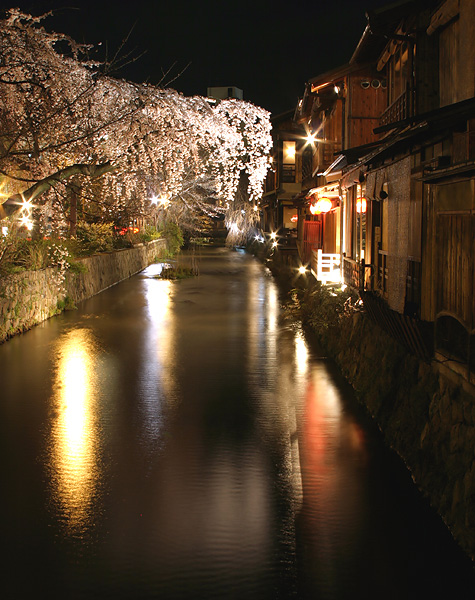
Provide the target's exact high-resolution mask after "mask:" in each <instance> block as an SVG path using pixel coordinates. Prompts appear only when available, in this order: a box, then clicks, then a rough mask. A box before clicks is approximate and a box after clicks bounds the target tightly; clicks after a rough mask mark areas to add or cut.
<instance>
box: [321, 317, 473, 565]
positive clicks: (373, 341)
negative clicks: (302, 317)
mask: <svg viewBox="0 0 475 600" xmlns="http://www.w3.org/2000/svg"><path fill="white" fill-rule="evenodd" d="M322 337H323V339H322V343H323V345H324V347H326V349H327V351H328V353H329V354H330V355H332V356H333V357H334V358H335V360H336V361H337V363H338V365H339V367H340V369H341V370H342V372H343V374H344V376H345V377H346V378H347V379H348V380H349V382H350V383H351V384H352V386H353V388H354V389H355V391H356V393H357V395H358V397H359V399H360V401H361V402H362V403H363V404H365V405H366V406H367V408H368V410H369V411H370V413H371V414H372V416H373V417H374V419H375V420H376V422H377V423H378V425H379V427H380V429H381V431H382V432H383V435H384V437H385V439H386V441H387V443H388V444H389V445H390V446H391V447H392V448H394V449H395V450H396V451H397V452H398V454H399V455H400V456H401V458H402V459H403V460H404V461H405V463H406V464H407V466H408V468H409V469H410V471H411V473H412V475H413V479H414V480H415V482H416V484H417V485H418V486H419V488H420V489H421V490H422V492H423V493H424V494H425V495H426V496H427V497H428V499H429V501H430V503H431V504H432V506H433V507H434V508H435V510H436V511H437V512H438V513H439V515H441V517H442V518H443V519H444V521H445V523H446V524H447V526H448V527H449V529H450V530H451V532H452V534H453V536H454V538H455V539H456V540H457V541H458V542H459V544H460V546H461V547H462V548H463V549H464V550H465V551H466V552H467V553H468V554H469V556H471V557H472V559H475V460H474V458H475V392H474V389H473V386H471V385H470V384H468V383H467V382H466V381H465V380H464V379H463V378H462V377H461V376H460V375H457V374H456V373H454V372H453V371H451V370H449V369H448V368H447V367H445V366H444V365H443V364H441V363H437V362H433V363H432V364H428V363H424V362H421V361H419V360H418V359H416V358H415V357H413V356H410V355H408V354H407V353H406V352H405V351H404V350H403V349H402V348H401V347H400V346H399V345H398V344H397V343H396V342H395V341H393V340H392V339H391V338H390V337H388V336H387V335H386V334H385V333H384V332H383V331H382V330H381V329H380V328H379V327H377V326H376V325H375V324H373V323H372V322H371V321H370V320H369V319H368V318H367V317H366V316H365V315H364V314H363V313H355V314H354V315H352V316H351V317H348V318H345V319H343V320H342V321H341V324H340V327H339V330H338V331H335V329H333V330H329V331H327V332H326V333H324V335H323V336H322Z"/></svg>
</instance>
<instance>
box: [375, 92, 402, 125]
mask: <svg viewBox="0 0 475 600" xmlns="http://www.w3.org/2000/svg"><path fill="white" fill-rule="evenodd" d="M407 117H409V92H407V91H406V92H403V93H402V94H401V95H400V96H398V97H397V98H396V100H395V101H394V102H393V103H392V104H391V106H388V108H387V109H386V110H385V111H384V112H383V114H382V115H381V117H380V118H379V125H380V127H382V126H383V125H389V124H390V123H396V122H397V121H402V120H404V119H407Z"/></svg>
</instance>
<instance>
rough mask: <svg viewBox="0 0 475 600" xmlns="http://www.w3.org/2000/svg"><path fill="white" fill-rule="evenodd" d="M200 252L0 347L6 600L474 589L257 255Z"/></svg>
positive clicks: (463, 593) (388, 594)
mask: <svg viewBox="0 0 475 600" xmlns="http://www.w3.org/2000/svg"><path fill="white" fill-rule="evenodd" d="M182 260H183V261H186V260H187V257H186V256H184V257H183V258H182ZM195 260H197V262H198V268H199V276H198V277H194V278H191V279H186V280H181V281H175V282H171V281H165V280H161V279H158V278H156V275H157V274H158V273H159V272H160V269H161V267H162V265H152V266H151V267H149V268H148V269H146V270H145V271H144V272H142V273H141V274H140V275H137V276H135V277H133V278H131V279H130V280H128V281H125V282H123V283H121V284H119V285H117V286H115V287H113V288H111V289H109V290H107V291H105V292H103V293H102V294H100V295H98V296H96V297H94V298H92V299H90V300H88V301H86V302H84V303H82V304H81V306H80V307H79V309H78V310H77V311H73V312H68V313H64V314H63V315H61V316H59V317H56V318H54V319H51V320H49V321H48V322H46V323H44V324H42V325H40V326H38V327H36V328H35V329H33V330H31V331H29V332H27V333H25V334H23V335H21V336H18V337H16V338H14V339H12V340H10V341H9V342H7V343H5V344H3V345H2V346H0V365H1V392H0V393H1V402H0V444H1V465H2V471H1V472H2V475H1V494H0V498H1V500H0V509H1V510H0V519H1V540H2V550H3V552H2V555H3V559H2V563H1V564H2V575H1V578H0V595H1V597H2V598H5V599H7V598H8V599H10V598H12V599H27V598H28V599H30V598H50V599H51V598H53V599H54V598H61V599H63V600H76V599H88V600H89V599H101V600H107V599H109V598H110V599H115V600H122V599H134V600H135V599H136V600H140V599H145V598H149V599H165V600H167V599H170V600H174V599H178V598H186V599H201V598H203V599H213V598H220V599H221V598H222V599H234V598H236V599H237V598H239V599H243V598H244V599H246V600H250V599H254V598H255V599H287V598H312V599H324V600H325V599H342V600H345V599H350V598H355V599H358V598H365V599H373V598H374V599H376V598H377V599H385V600H388V599H395V600H399V599H404V600H406V599H410V598H417V599H421V598H431V599H433V598H457V599H465V598H467V599H468V598H474V595H475V592H474V590H475V584H474V581H475V579H474V573H473V569H472V565H471V562H470V561H469V560H468V559H467V558H466V557H465V556H464V554H463V553H462V552H461V551H460V550H459V549H458V547H457V546H456V545H455V543H454V542H453V541H452V539H451V537H450V535H449V534H448V532H447V531H446V529H445V527H444V526H443V524H442V523H441V521H440V519H439V518H438V517H437V516H436V515H435V514H434V513H433V512H432V510H431V509H430V508H429V506H428V505H427V504H426V502H425V501H424V500H423V499H422V497H421V496H420V494H419V493H418V491H417V490H416V488H415V487H414V485H413V484H412V480H411V478H410V476H409V474H408V473H407V471H406V470H405V468H404V466H403V465H402V464H401V462H400V461H399V459H398V458H397V457H395V456H394V455H393V453H392V452H390V451H389V450H387V449H386V448H385V447H384V446H383V444H382V442H381V438H380V435H379V433H378V431H377V430H376V429H375V427H374V425H373V424H372V423H371V421H370V420H369V419H368V417H367V416H366V415H365V413H364V412H363V410H362V409H361V408H360V407H359V406H358V404H357V402H356V401H355V398H354V397H353V394H352V392H351V389H350V388H349V387H348V386H347V385H346V384H345V382H344V381H343V380H342V379H341V377H340V375H339V373H338V371H337V370H336V368H335V367H334V365H333V364H332V363H331V361H329V360H327V359H326V358H325V357H324V356H323V355H322V353H321V352H320V350H319V349H318V346H317V345H315V344H314V343H313V342H312V341H311V340H309V339H308V338H307V337H306V336H305V335H304V333H303V332H302V330H301V329H300V327H299V326H298V324H297V323H295V322H293V321H292V319H291V318H290V317H289V315H287V314H286V312H285V311H284V310H283V309H282V302H283V299H282V297H281V296H280V294H279V290H278V289H277V287H276V284H275V282H274V281H273V279H272V277H271V275H270V273H269V272H268V271H267V270H266V268H265V267H263V266H262V265H261V264H260V263H259V262H257V261H256V260H255V259H254V258H253V257H251V256H249V255H246V254H244V253H241V252H233V251H230V250H226V249H209V250H202V251H201V253H200V256H198V257H196V255H195Z"/></svg>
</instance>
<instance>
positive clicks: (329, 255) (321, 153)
mask: <svg viewBox="0 0 475 600" xmlns="http://www.w3.org/2000/svg"><path fill="white" fill-rule="evenodd" d="M386 104H387V83H386V79H385V78H384V77H378V74H377V72H376V70H375V69H374V67H372V66H371V65H370V64H367V63H360V62H359V61H357V60H354V61H352V62H351V63H349V64H346V65H343V66H342V67H339V68H337V69H334V70H332V71H330V72H327V73H324V74H322V75H319V76H318V77H315V78H313V79H311V80H310V81H309V82H308V84H307V87H306V90H305V94H304V97H303V99H302V101H301V102H300V104H299V106H298V108H297V111H296V116H295V119H296V121H297V122H298V123H299V124H300V125H301V126H302V128H304V129H305V133H306V137H307V142H306V144H305V145H304V147H303V149H302V194H301V196H302V198H301V206H300V220H301V221H302V227H301V228H300V230H299V233H300V235H299V240H298V241H299V251H300V255H301V257H302V260H303V261H304V262H310V263H311V265H312V270H313V272H314V273H315V274H316V276H317V278H318V279H320V280H322V281H325V282H329V281H332V280H334V279H340V265H341V253H342V243H343V229H342V215H343V212H342V211H343V202H344V199H343V198H342V193H341V188H340V184H339V175H340V172H339V171H338V170H335V168H334V163H335V157H336V156H338V155H339V153H341V152H342V151H345V150H346V149H349V148H352V147H354V146H360V145H364V144H368V143H371V142H374V141H375V140H377V139H378V137H379V136H378V135H377V134H375V133H374V128H375V127H376V126H377V125H378V123H379V121H378V118H379V115H380V114H381V112H382V111H383V109H384V107H385V106H386Z"/></svg>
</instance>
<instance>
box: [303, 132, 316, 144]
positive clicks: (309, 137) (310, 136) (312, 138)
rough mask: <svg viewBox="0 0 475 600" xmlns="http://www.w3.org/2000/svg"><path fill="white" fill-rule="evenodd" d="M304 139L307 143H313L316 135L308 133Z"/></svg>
mask: <svg viewBox="0 0 475 600" xmlns="http://www.w3.org/2000/svg"><path fill="white" fill-rule="evenodd" d="M305 139H306V140H307V144H314V143H315V140H316V139H317V136H316V134H315V133H309V134H308V135H307V137H306V138H305Z"/></svg>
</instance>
